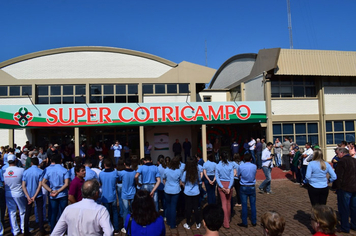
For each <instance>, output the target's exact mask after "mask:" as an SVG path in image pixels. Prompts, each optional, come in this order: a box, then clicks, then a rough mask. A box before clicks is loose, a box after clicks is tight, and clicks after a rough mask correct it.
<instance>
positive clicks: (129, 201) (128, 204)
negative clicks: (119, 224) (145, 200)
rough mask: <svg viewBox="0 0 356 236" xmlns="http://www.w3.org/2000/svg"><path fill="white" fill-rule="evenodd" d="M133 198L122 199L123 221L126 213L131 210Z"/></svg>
mask: <svg viewBox="0 0 356 236" xmlns="http://www.w3.org/2000/svg"><path fill="white" fill-rule="evenodd" d="M132 201H133V199H122V208H123V209H124V217H123V219H124V222H125V220H126V217H127V215H128V214H129V213H130V212H131V205H132Z"/></svg>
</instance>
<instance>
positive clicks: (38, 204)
mask: <svg viewBox="0 0 356 236" xmlns="http://www.w3.org/2000/svg"><path fill="white" fill-rule="evenodd" d="M35 201H36V207H37V212H38V223H39V227H40V231H42V232H43V231H44V227H43V197H42V196H41V197H37V198H36V199H35ZM32 205H33V202H32V203H31V204H27V205H26V213H25V235H27V234H28V233H29V223H30V216H31V214H32Z"/></svg>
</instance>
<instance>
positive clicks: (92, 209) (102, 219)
mask: <svg viewBox="0 0 356 236" xmlns="http://www.w3.org/2000/svg"><path fill="white" fill-rule="evenodd" d="M82 195H83V200H82V201H80V202H77V203H74V204H72V205H70V206H68V207H66V209H65V210H64V212H63V214H62V215H61V218H60V219H59V220H58V222H57V225H56V227H55V228H54V230H53V232H52V235H63V234H64V233H65V232H66V231H67V235H78V236H85V235H105V236H111V235H113V231H114V229H113V227H112V225H111V223H110V215H109V212H108V211H107V210H106V208H105V207H104V206H101V205H99V204H97V203H96V202H95V201H96V200H97V199H98V198H99V182H98V181H97V180H96V179H92V180H89V181H86V182H85V183H84V184H83V187H82Z"/></svg>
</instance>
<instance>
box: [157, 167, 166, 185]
mask: <svg viewBox="0 0 356 236" xmlns="http://www.w3.org/2000/svg"><path fill="white" fill-rule="evenodd" d="M157 168H158V172H159V176H160V178H161V183H160V184H159V186H158V188H157V190H163V189H164V184H163V178H162V176H163V174H164V170H165V168H163V166H162V165H161V164H159V166H158V167H157Z"/></svg>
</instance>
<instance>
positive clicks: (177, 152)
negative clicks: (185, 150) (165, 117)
mask: <svg viewBox="0 0 356 236" xmlns="http://www.w3.org/2000/svg"><path fill="white" fill-rule="evenodd" d="M172 150H173V152H174V156H177V155H180V154H181V152H182V145H181V144H180V143H179V140H178V139H176V142H175V143H173V148H172Z"/></svg>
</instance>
